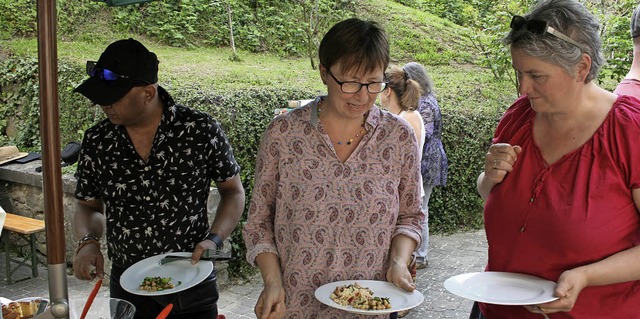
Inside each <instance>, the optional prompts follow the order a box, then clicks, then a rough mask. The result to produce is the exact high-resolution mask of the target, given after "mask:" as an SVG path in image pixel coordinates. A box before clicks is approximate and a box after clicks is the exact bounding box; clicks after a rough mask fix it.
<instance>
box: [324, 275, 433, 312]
mask: <svg viewBox="0 0 640 319" xmlns="http://www.w3.org/2000/svg"><path fill="white" fill-rule="evenodd" d="M356 282H357V283H358V284H359V285H360V286H362V287H367V288H369V289H371V291H372V292H373V296H374V297H381V298H389V302H391V309H385V310H362V309H356V308H353V307H351V306H343V305H340V304H338V303H336V302H335V301H333V300H331V297H330V295H331V293H332V292H333V291H334V290H335V289H336V287H338V286H344V285H351V284H354V283H356ZM315 296H316V299H318V301H320V302H322V303H323V304H325V305H328V306H331V307H333V308H338V309H342V310H344V311H348V312H353V313H358V314H364V315H379V314H385V313H392V312H396V311H401V310H406V309H411V308H413V307H415V306H417V305H419V304H421V303H422V301H424V295H422V293H421V292H419V291H417V290H414V291H413V292H408V291H406V290H404V289H402V288H398V287H396V286H394V285H393V284H392V283H390V282H386V281H377V280H344V281H336V282H331V283H328V284H326V285H322V286H320V287H318V289H316V291H315Z"/></svg>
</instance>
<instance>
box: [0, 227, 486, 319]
mask: <svg viewBox="0 0 640 319" xmlns="http://www.w3.org/2000/svg"><path fill="white" fill-rule="evenodd" d="M430 246H431V247H430V252H429V254H430V256H429V258H430V261H429V266H428V267H427V268H426V269H421V270H418V279H417V286H418V290H420V292H422V293H423V294H424V295H425V301H424V302H423V303H422V304H421V305H420V306H418V307H416V308H414V309H413V310H412V311H411V313H409V315H407V316H406V317H405V318H407V319H418V318H420V319H423V318H437V319H449V318H453V319H467V318H468V317H469V310H470V309H471V304H472V302H471V301H469V300H465V299H463V298H460V297H457V296H455V295H453V294H451V293H449V292H448V291H446V290H445V289H444V287H443V285H442V283H443V282H444V281H445V279H447V278H449V277H450V276H453V275H457V274H461V273H466V272H474V271H482V270H483V269H484V266H485V263H486V261H487V260H486V259H487V257H486V256H487V252H486V250H487V244H486V238H485V235H484V231H475V232H468V233H457V234H453V235H437V236H431V243H430ZM17 276H19V274H17ZM67 282H68V284H67V285H68V291H69V298H70V299H73V298H86V296H87V295H88V294H89V292H90V291H91V289H92V288H93V284H92V283H89V282H85V281H80V280H77V279H76V278H75V277H73V276H68V277H67ZM261 289H262V282H261V280H260V276H259V275H258V276H255V277H254V278H252V280H250V281H247V282H238V283H234V284H231V285H229V286H227V287H223V289H222V291H221V294H220V301H219V303H218V304H219V309H220V313H222V314H225V315H226V317H227V318H229V319H235V318H255V315H254V314H253V306H254V305H255V301H256V300H257V298H258V295H259V294H260V291H261ZM48 290H49V285H48V282H47V271H46V269H44V268H41V269H40V276H39V277H38V278H34V279H28V280H25V281H21V282H18V283H15V284H12V285H7V284H6V281H5V261H4V252H2V254H0V297H5V298H9V299H13V300H16V299H20V298H24V297H34V296H44V297H46V298H48V297H49V292H48ZM107 296H108V291H107V289H106V288H103V289H102V290H101V292H100V293H99V297H107Z"/></svg>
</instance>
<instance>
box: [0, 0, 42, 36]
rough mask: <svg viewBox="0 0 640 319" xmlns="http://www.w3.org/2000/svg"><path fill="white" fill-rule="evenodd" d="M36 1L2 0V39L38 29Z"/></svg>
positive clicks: (30, 32) (27, 33)
mask: <svg viewBox="0 0 640 319" xmlns="http://www.w3.org/2000/svg"><path fill="white" fill-rule="evenodd" d="M34 7H35V2H34V1H32V0H0V12H2V14H0V39H8V38H10V37H20V36H25V35H30V34H33V32H35V30H36V14H35V8H34Z"/></svg>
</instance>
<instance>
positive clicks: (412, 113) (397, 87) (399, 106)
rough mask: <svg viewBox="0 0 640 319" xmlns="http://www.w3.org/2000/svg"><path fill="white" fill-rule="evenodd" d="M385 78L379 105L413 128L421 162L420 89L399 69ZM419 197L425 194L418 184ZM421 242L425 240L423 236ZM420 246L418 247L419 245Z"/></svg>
mask: <svg viewBox="0 0 640 319" xmlns="http://www.w3.org/2000/svg"><path fill="white" fill-rule="evenodd" d="M385 78H386V79H387V81H388V82H389V83H388V84H387V88H386V89H385V90H384V91H382V93H380V105H382V107H384V108H385V109H387V110H388V111H389V112H391V113H393V114H396V115H398V116H400V117H402V118H403V119H405V120H406V121H407V122H409V124H410V125H411V127H412V128H413V133H414V134H415V135H416V140H417V141H418V151H419V153H420V160H422V149H423V148H424V141H425V129H424V121H423V120H422V116H421V115H420V112H418V110H417V109H418V102H419V100H420V97H421V96H422V88H421V87H420V84H419V83H418V82H416V81H415V80H412V79H409V76H408V75H407V73H406V72H405V71H404V69H403V68H401V67H397V66H396V67H391V68H389V69H388V70H387V71H386V72H385ZM420 185H421V187H420V197H421V198H422V197H423V196H424V195H425V193H424V189H423V188H422V182H420ZM422 240H425V238H424V235H423V238H422ZM419 246H420V245H419ZM414 257H415V255H413V256H412V258H411V261H410V262H409V269H410V271H411V276H413V278H414V281H415V276H416V264H415V258H414ZM408 313H409V310H404V311H399V312H398V318H402V317H404V316H406V315H407V314H408Z"/></svg>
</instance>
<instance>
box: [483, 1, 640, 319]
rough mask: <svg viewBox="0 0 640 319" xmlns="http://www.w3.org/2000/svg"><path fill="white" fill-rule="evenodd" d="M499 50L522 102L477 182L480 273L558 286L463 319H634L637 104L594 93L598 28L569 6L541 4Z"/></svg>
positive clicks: (501, 129)
mask: <svg viewBox="0 0 640 319" xmlns="http://www.w3.org/2000/svg"><path fill="white" fill-rule="evenodd" d="M504 42H505V43H506V44H508V45H510V48H511V57H512V63H513V67H514V69H515V70H516V72H517V75H518V81H519V83H518V84H519V85H518V89H519V92H520V95H521V96H520V98H519V99H518V100H516V101H515V103H514V104H513V105H511V107H510V108H509V109H508V110H507V111H506V113H505V114H504V115H503V117H502V119H501V120H500V123H499V124H498V127H497V129H496V132H495V134H494V138H493V140H492V143H493V144H492V145H491V146H490V147H489V150H488V152H487V154H486V159H485V164H484V172H482V173H481V174H480V176H479V177H478V191H479V193H480V195H481V196H482V198H483V199H485V200H486V202H485V208H484V219H485V230H486V234H487V240H488V246H489V258H488V264H487V267H486V270H487V271H498V272H513V273H523V274H528V275H533V276H537V277H541V278H544V279H547V280H550V281H553V282H556V283H557V284H556V285H555V289H554V291H553V295H555V297H557V298H558V299H557V300H553V301H549V302H540V303H537V304H533V305H527V306H517V305H516V306H504V305H495V304H490V303H480V304H476V305H475V307H474V310H473V311H472V315H471V318H489V319H501V318H541V316H544V317H545V318H640V312H639V311H638V310H639V309H640V308H638V307H639V305H640V267H639V266H638V265H639V263H640V247H639V246H638V243H639V242H640V215H639V212H638V210H639V209H640V143H638V142H637V140H638V136H640V105H638V102H637V100H635V99H631V98H628V97H625V96H617V95H615V94H612V93H610V92H608V91H605V90H604V89H602V88H600V87H598V85H597V84H596V76H597V74H598V70H599V69H600V66H601V65H602V63H603V62H604V60H603V58H602V53H601V51H600V50H601V49H600V45H601V41H600V37H599V25H598V22H597V21H596V19H595V18H594V16H593V15H592V14H590V13H589V12H588V11H587V9H586V8H585V7H584V6H583V5H582V4H580V3H578V2H577V1H573V0H551V1H541V2H539V3H538V4H537V5H536V6H534V7H533V8H532V10H531V11H530V12H529V13H528V14H526V15H524V16H523V17H520V16H516V17H514V18H513V20H512V22H511V31H510V32H509V34H508V35H507V36H506V38H505V39H504ZM512 297H514V296H512ZM516 304H517V302H516ZM478 306H479V307H478Z"/></svg>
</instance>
